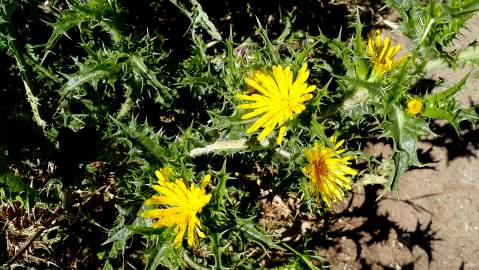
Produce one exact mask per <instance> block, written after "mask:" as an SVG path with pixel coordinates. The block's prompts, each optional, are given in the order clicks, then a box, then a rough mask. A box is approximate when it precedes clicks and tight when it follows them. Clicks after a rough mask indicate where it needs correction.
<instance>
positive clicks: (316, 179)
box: [303, 136, 358, 207]
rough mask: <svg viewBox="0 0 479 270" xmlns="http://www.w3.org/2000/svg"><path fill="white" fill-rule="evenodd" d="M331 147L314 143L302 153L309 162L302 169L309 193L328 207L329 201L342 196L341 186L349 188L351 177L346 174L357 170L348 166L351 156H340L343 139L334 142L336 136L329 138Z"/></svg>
mask: <svg viewBox="0 0 479 270" xmlns="http://www.w3.org/2000/svg"><path fill="white" fill-rule="evenodd" d="M330 141H331V144H332V145H333V148H329V147H326V146H323V145H322V144H319V143H315V145H314V147H313V148H311V149H304V150H303V153H304V155H305V156H306V158H307V159H308V162H309V164H308V165H306V167H304V168H303V171H304V173H305V174H306V175H308V177H309V179H310V183H309V184H310V191H311V194H312V195H314V196H316V197H318V198H319V195H321V198H322V199H323V201H324V202H325V203H326V205H327V206H328V207H331V202H336V201H340V200H341V199H342V198H343V197H344V192H343V190H342V188H345V189H351V186H350V185H349V184H350V183H351V179H350V178H349V177H348V175H356V174H357V173H358V171H357V170H355V169H352V168H350V167H349V166H348V165H349V164H351V163H350V162H349V160H351V159H354V157H353V156H345V157H340V156H339V155H340V154H342V153H343V152H344V151H346V150H345V149H340V147H341V145H343V143H344V140H341V141H339V142H337V143H336V137H334V136H333V137H331V138H330Z"/></svg>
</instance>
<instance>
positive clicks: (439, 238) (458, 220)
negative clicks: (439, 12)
mask: <svg viewBox="0 0 479 270" xmlns="http://www.w3.org/2000/svg"><path fill="white" fill-rule="evenodd" d="M461 34H462V35H461V36H460V37H459V38H458V40H456V41H455V46H454V48H452V49H455V48H463V47H465V46H467V45H468V44H469V43H472V42H473V41H474V40H478V41H479V14H477V15H476V16H474V17H473V18H472V19H471V20H470V21H469V22H468V29H465V30H464V31H462V32H461ZM396 40H399V41H401V42H405V43H407V41H406V40H404V39H403V38H401V37H397V38H396ZM404 45H406V47H407V44H404ZM469 71H470V72H471V77H470V79H469V81H468V82H467V84H466V88H465V89H464V90H463V91H462V92H461V93H460V95H459V96H460V99H461V104H463V105H464V106H466V105H468V106H469V105H471V104H472V105H473V106H477V105H476V104H478V103H479V91H478V90H479V79H478V78H479V70H478V69H477V68H476V69H475V70H474V69H472V68H471V67H469V66H466V67H464V68H461V69H458V70H449V69H444V70H436V71H434V72H433V73H431V74H429V75H428V77H429V78H431V79H439V78H442V79H444V81H445V85H446V86H447V85H449V86H450V85H452V84H454V83H457V82H458V81H459V80H461V79H462V78H463V77H464V75H465V74H466V73H467V72H469ZM436 90H439V91H440V89H436ZM436 90H435V91H436ZM431 128H432V130H433V131H434V132H435V133H436V134H438V136H437V137H435V138H428V139H426V140H424V141H422V142H420V144H419V147H418V148H419V156H420V160H421V161H422V162H423V163H427V166H425V167H423V168H419V169H413V170H410V171H408V172H407V173H406V174H405V175H404V176H403V177H402V178H401V181H400V184H399V197H400V199H399V200H398V199H397V196H396V195H395V194H393V193H391V194H389V196H388V197H387V198H385V199H382V200H380V201H378V202H376V201H375V200H376V198H377V194H379V192H380V190H379V188H376V187H375V186H365V187H362V186H359V185H358V186H357V187H356V188H355V191H354V193H353V196H352V198H351V200H350V201H349V202H344V203H343V205H342V206H339V207H338V212H339V213H340V214H339V215H340V218H339V221H338V222H337V224H336V225H335V226H337V227H341V229H339V231H340V232H339V233H338V235H342V236H340V238H339V239H336V240H335V241H333V242H334V244H331V245H330V246H329V247H327V246H326V247H325V248H323V249H322V250H321V254H323V255H325V256H326V257H329V258H330V259H331V260H332V261H333V269H479V200H478V199H477V195H478V194H479V131H478V130H474V129H471V128H468V129H466V130H464V131H463V134H462V136H461V138H458V137H457V136H455V134H454V130H453V129H452V128H451V127H450V126H449V125H445V124H444V123H442V122H437V123H436V124H435V125H433V126H432V127H431ZM476 129H477V127H476ZM369 151H370V152H371V153H373V154H377V155H380V154H382V155H383V156H384V155H386V156H387V155H388V152H389V153H390V149H387V147H386V148H385V147H384V146H383V145H374V146H372V147H371V149H369ZM344 209H345V210H344Z"/></svg>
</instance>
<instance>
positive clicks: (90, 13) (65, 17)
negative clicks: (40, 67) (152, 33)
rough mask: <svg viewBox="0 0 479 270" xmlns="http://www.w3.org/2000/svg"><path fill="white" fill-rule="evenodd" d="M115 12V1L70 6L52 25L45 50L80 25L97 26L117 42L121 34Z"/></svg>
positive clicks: (87, 2) (98, 1) (100, 0)
mask: <svg viewBox="0 0 479 270" xmlns="http://www.w3.org/2000/svg"><path fill="white" fill-rule="evenodd" d="M117 11H118V9H117V8H116V4H115V1H108V0H89V1H86V2H85V3H84V4H82V3H81V2H80V3H75V4H73V5H71V6H70V7H69V9H68V10H66V11H63V12H61V14H60V18H59V19H58V20H57V21H56V22H54V23H53V24H52V26H53V32H52V34H51V35H50V38H49V39H48V41H47V43H46V44H45V50H46V51H49V50H50V49H51V48H52V47H53V46H55V44H56V43H57V42H58V40H59V39H60V38H61V37H62V36H64V35H67V32H68V30H70V29H71V28H73V27H75V26H80V25H81V24H82V23H89V24H90V25H99V26H101V27H102V28H103V29H104V30H105V31H107V32H109V33H110V34H111V35H112V38H113V40H115V41H119V40H120V39H121V34H120V31H119V20H118V18H117V15H118V14H117ZM45 56H46V54H45ZM45 56H44V57H45Z"/></svg>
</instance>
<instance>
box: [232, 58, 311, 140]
mask: <svg viewBox="0 0 479 270" xmlns="http://www.w3.org/2000/svg"><path fill="white" fill-rule="evenodd" d="M308 77H309V71H308V69H307V65H306V64H303V66H301V68H300V70H299V72H298V74H297V75H296V79H295V80H294V81H293V72H292V71H291V68H290V67H286V68H284V69H283V67H282V66H281V65H277V66H273V77H271V76H270V75H267V74H265V73H264V72H261V71H259V72H255V73H254V75H253V77H252V78H246V79H245V82H246V84H248V85H249V86H251V87H253V88H254V89H256V90H258V92H259V93H253V94H248V95H245V94H237V95H236V97H237V98H239V99H241V100H249V101H254V102H255V103H247V104H240V105H238V108H240V109H252V110H253V111H252V112H249V113H247V114H245V115H243V116H242V117H241V118H242V119H249V118H253V117H256V116H259V115H261V117H259V118H258V120H256V122H254V124H253V125H252V126H251V127H249V129H248V130H247V131H246V132H247V133H252V132H255V131H257V130H258V129H259V128H263V130H262V131H261V132H260V134H259V135H258V140H261V139H263V138H265V137H266V136H268V135H269V134H270V133H271V132H273V130H274V128H275V127H276V126H278V127H280V129H279V134H278V138H277V140H276V142H277V143H278V144H281V142H282V141H283V137H284V134H285V132H286V127H285V126H283V124H285V122H286V121H288V120H291V119H293V118H294V116H295V115H296V114H299V113H301V112H302V111H303V110H304V109H305V108H306V107H305V106H304V103H305V102H306V101H308V100H310V99H311V98H313V95H312V94H311V92H313V91H314V90H315V89H316V86H315V85H310V86H308V85H307V84H306V80H307V79H308Z"/></svg>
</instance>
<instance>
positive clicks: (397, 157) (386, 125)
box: [379, 106, 431, 190]
mask: <svg viewBox="0 0 479 270" xmlns="http://www.w3.org/2000/svg"><path fill="white" fill-rule="evenodd" d="M392 108H393V109H392V111H391V112H390V113H389V115H388V120H386V121H384V122H383V123H382V124H381V125H380V126H379V128H380V129H382V130H383V134H382V135H381V137H387V138H391V139H393V142H394V152H395V153H394V156H393V161H394V164H395V171H394V173H393V174H392V176H391V179H390V181H389V183H388V184H387V185H388V187H389V188H391V189H394V190H397V185H398V181H399V177H400V176H401V175H402V174H403V173H404V172H405V171H406V170H407V169H408V168H409V167H411V166H420V165H421V164H420V162H419V160H418V159H417V153H416V143H417V141H418V139H419V138H420V137H421V136H424V135H426V134H429V133H431V130H430V129H429V126H428V124H427V122H426V121H424V119H422V118H421V117H413V116H410V115H409V114H406V113H405V112H404V111H403V110H402V109H401V108H399V107H398V106H392Z"/></svg>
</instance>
